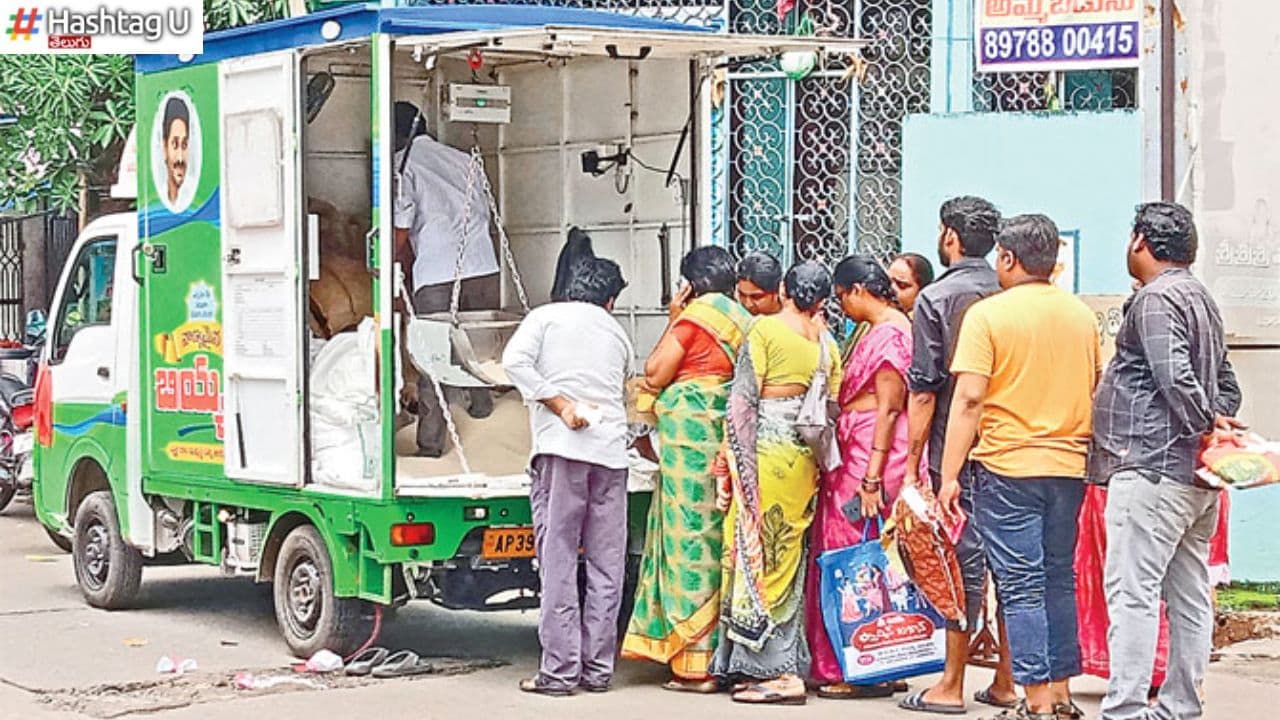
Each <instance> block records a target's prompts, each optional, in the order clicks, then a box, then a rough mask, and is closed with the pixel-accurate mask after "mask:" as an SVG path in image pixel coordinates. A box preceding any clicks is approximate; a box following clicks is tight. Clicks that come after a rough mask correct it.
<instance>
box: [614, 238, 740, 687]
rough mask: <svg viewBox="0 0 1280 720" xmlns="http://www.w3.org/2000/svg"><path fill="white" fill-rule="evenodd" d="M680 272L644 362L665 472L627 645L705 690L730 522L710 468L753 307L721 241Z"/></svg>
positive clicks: (629, 653)
mask: <svg viewBox="0 0 1280 720" xmlns="http://www.w3.org/2000/svg"><path fill="white" fill-rule="evenodd" d="M680 274H681V275H682V276H683V277H684V279H685V281H686V284H685V286H684V288H682V289H681V291H680V294H679V295H678V296H677V297H676V299H675V301H674V302H673V303H672V305H671V308H670V312H671V322H670V323H669V325H668V326H667V330H666V332H665V333H664V334H663V336H662V339H661V340H659V341H658V345H657V346H656V347H655V348H654V350H653V353H652V354H651V355H650V356H649V359H648V361H647V362H646V363H645V383H646V385H647V386H648V388H649V389H650V390H652V391H658V392H659V393H660V394H659V395H658V397H657V402H656V404H655V406H654V411H655V414H656V415H657V416H658V427H657V429H658V461H659V468H660V471H661V472H660V480H659V484H658V488H657V490H656V492H655V493H654V496H653V504H652V505H651V506H650V509H649V524H648V532H647V534H646V536H645V550H644V557H643V559H642V561H641V565H640V582H639V585H638V586H637V590H636V601H635V610H634V612H633V613H632V616H631V622H630V624H629V625H628V627H627V633H626V636H625V638H624V639H623V643H622V652H623V656H624V657H629V658H633V659H641V660H652V661H654V662H660V663H666V664H668V665H669V666H670V667H671V674H672V675H673V679H672V680H671V681H670V682H668V683H667V684H666V685H664V686H663V687H665V688H667V689H668V690H681V691H689V692H704V693H705V692H715V691H716V689H717V686H716V683H715V681H714V680H712V679H711V676H710V674H709V673H708V667H707V666H708V663H710V661H711V651H712V650H713V649H714V648H715V644H716V639H717V637H718V635H717V632H716V629H717V624H718V622H719V619H720V555H721V551H722V542H723V539H722V534H721V533H722V530H723V523H724V514H723V513H722V512H721V511H720V510H718V509H717V508H716V480H715V477H714V476H713V475H712V472H711V468H712V462H713V461H714V459H715V456H716V452H717V451H718V450H719V449H720V445H721V443H722V441H723V440H724V414H725V407H726V405H727V404H728V401H729V384H730V380H731V379H732V377H733V366H734V362H735V360H736V358H737V355H738V347H739V346H740V345H741V344H742V341H743V338H744V337H745V336H746V332H747V327H748V325H749V324H750V322H751V315H750V313H748V312H747V310H746V309H745V308H744V307H742V305H740V304H738V303H737V302H736V301H735V300H733V299H732V297H731V295H732V293H733V290H734V284H735V282H736V279H737V278H736V276H735V273H734V266H733V258H732V257H731V256H730V255H729V253H728V251H726V250H725V249H724V248H719V247H704V248H698V249H696V250H694V251H692V252H690V253H689V254H688V255H686V256H685V258H684V260H683V261H682V262H681V267H680Z"/></svg>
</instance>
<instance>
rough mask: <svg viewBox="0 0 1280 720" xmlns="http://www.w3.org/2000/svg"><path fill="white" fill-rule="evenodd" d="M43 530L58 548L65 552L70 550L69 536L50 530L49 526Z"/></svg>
mask: <svg viewBox="0 0 1280 720" xmlns="http://www.w3.org/2000/svg"><path fill="white" fill-rule="evenodd" d="M44 532H45V534H46V535H48V536H49V540H50V541H51V542H52V543H53V544H54V545H57V546H58V549H59V550H61V551H62V552H65V553H69V552H71V538H69V537H65V536H63V535H61V534H59V533H57V532H54V531H53V530H50V529H49V528H45V529H44Z"/></svg>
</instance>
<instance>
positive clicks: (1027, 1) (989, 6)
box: [974, 0, 1143, 72]
mask: <svg viewBox="0 0 1280 720" xmlns="http://www.w3.org/2000/svg"><path fill="white" fill-rule="evenodd" d="M974 5H975V8H976V11H977V12H976V18H975V24H976V27H975V43H974V45H975V46H976V52H977V60H978V71H979V72H1009V71H1044V70H1097V69H1101V68H1120V67H1137V65H1138V61H1139V57H1140V54H1141V39H1142V35H1141V21H1142V11H1143V5H1142V3H1141V2H1140V1H1139V0H976V2H975V3H974Z"/></svg>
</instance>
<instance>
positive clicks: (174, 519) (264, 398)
mask: <svg viewBox="0 0 1280 720" xmlns="http://www.w3.org/2000/svg"><path fill="white" fill-rule="evenodd" d="M854 50H855V43H854V42H853V41H845V40H831V41H826V40H822V39H816V38H787V37H776V38H775V37H750V36H738V35H732V34H719V33H713V32H707V31H703V30H700V29H697V28H692V27H686V26H683V25H677V24H673V23H669V22H664V21H660V20H653V19H647V18H637V17H627V16H621V15H613V14H607V13H597V12H588V11H580V10H569V9H561V8H545V7H533V6H511V7H505V6H492V5H491V6H435V7H413V8H380V7H377V6H366V5H352V6H345V7H342V8H338V9H334V10H328V11H323V12H319V13H315V14H311V15H306V16H302V17H298V18H293V19H290V20H285V21H280V22H272V23H265V24H262V25H256V26H252V27H247V28H241V29H237V30H231V31H226V32H221V33H215V34H212V35H209V36H208V37H206V39H205V52H204V53H203V54H201V55H199V56H196V57H172V56H140V57H138V58H137V61H136V63H137V78H136V99H137V117H138V123H137V126H136V133H135V137H134V141H133V142H132V143H131V146H134V148H136V149H133V148H131V149H130V151H128V152H127V154H126V157H125V159H124V161H123V163H122V176H121V184H122V185H123V186H125V187H126V189H127V190H134V186H135V183H134V181H132V180H131V179H130V175H134V176H135V177H136V194H135V193H130V194H133V195H134V196H136V198H137V212H136V213H129V214H118V215H110V216H106V217H102V218H99V219H97V220H95V221H93V222H92V223H90V224H89V225H88V226H87V227H85V229H84V231H83V233H82V234H81V236H80V238H79V239H78V240H77V241H76V244H75V247H74V248H73V250H72V253H71V256H70V259H69V261H68V264H67V267H66V268H65V269H64V271H63V273H62V277H61V281H60V284H59V286H58V288H57V291H56V294H55V297H54V301H53V306H52V308H51V311H50V322H51V327H50V330H49V339H48V342H47V346H46V349H45V355H44V357H43V362H42V368H41V375H40V378H39V380H38V382H37V408H38V409H37V447H36V451H35V468H36V482H35V488H34V498H35V505H36V511H37V514H38V516H39V518H40V521H41V522H42V523H43V524H44V525H45V527H46V528H47V529H49V531H50V532H51V533H54V534H57V535H59V536H61V537H62V538H63V539H69V540H71V541H72V545H73V557H74V566H75V574H76V579H77V581H78V583H79V585H80V587H81V589H82V591H83V594H84V596H85V598H86V600H87V601H88V602H89V603H90V604H92V605H94V606H97V607H103V608H108V609H114V608H124V607H128V606H129V605H130V604H131V603H132V602H133V601H134V599H135V597H136V596H137V594H138V592H139V583H140V581H141V576H142V570H143V568H144V567H145V566H146V565H148V564H159V563H173V562H184V561H185V562H195V563H204V564H208V565H214V566H219V567H221V568H222V569H223V571H224V572H225V573H226V574H227V575H231V576H247V577H252V578H254V579H255V580H257V581H259V582H272V583H274V585H275V595H274V597H275V606H276V616H277V619H278V621H279V625H280V628H281V631H282V632H283V634H284V636H285V639H286V640H287V642H288V645H289V647H290V649H291V650H292V651H293V652H295V653H297V654H299V655H308V654H310V653H312V652H314V651H316V650H318V649H321V648H328V649H331V650H334V651H337V652H340V653H344V652H347V651H350V650H351V649H353V648H354V647H356V646H357V645H358V644H359V643H360V642H361V641H363V640H364V639H365V638H366V637H367V636H368V634H369V631H370V628H369V625H368V624H369V623H370V621H371V616H372V609H373V607H374V606H375V605H382V606H393V605H397V604H400V603H403V602H406V601H408V600H411V599H427V600H431V601H433V602H436V603H439V604H441V605H443V606H446V607H450V608H467V609H507V608H525V607H536V604H537V591H538V581H537V569H536V564H535V560H534V559H533V543H532V530H531V528H530V522H531V520H530V510H529V502H528V499H527V480H526V478H525V475H524V468H525V463H526V462H527V457H526V453H527V450H528V447H529V437H528V436H529V429H528V424H527V418H526V415H525V411H524V408H523V406H522V405H521V404H520V400H519V398H518V396H517V394H516V393H515V392H514V391H512V390H510V389H509V388H507V387H505V386H504V385H503V384H502V379H501V377H500V375H501V373H500V372H499V371H496V370H495V369H494V361H495V360H496V359H497V358H498V357H499V356H500V351H501V344H502V341H503V340H504V338H505V337H508V336H509V335H510V332H511V331H512V330H513V329H514V326H515V324H516V323H517V322H518V320H519V317H520V312H521V311H522V309H524V308H525V307H526V306H527V304H528V302H533V303H534V304H536V303H539V302H545V301H546V299H547V296H548V292H549V288H550V285H551V281H552V276H553V272H554V265H555V259H556V255H557V253H558V251H559V248H560V247H561V245H562V243H563V239H564V237H565V235H566V232H567V229H568V228H569V227H570V226H572V225H578V226H581V227H583V228H584V229H585V230H587V231H588V232H589V233H591V234H592V236H593V238H594V240H595V245H596V250H597V252H599V253H600V254H602V255H605V256H608V257H611V258H614V259H616V260H618V261H619V262H620V263H621V264H622V266H623V268H624V272H625V273H626V275H627V277H628V278H629V279H630V281H631V286H630V287H629V289H628V290H627V291H626V294H624V296H623V297H622V298H621V300H620V302H619V306H618V308H617V315H618V319H619V321H620V322H621V323H623V325H624V326H625V327H626V328H627V329H628V331H629V332H630V333H631V335H632V337H633V338H634V340H635V341H636V346H637V348H639V349H640V351H641V352H643V351H644V350H645V349H647V348H648V347H651V346H652V344H653V343H654V342H655V341H656V339H657V336H658V335H659V334H660V333H661V331H662V329H663V327H664V325H665V320H666V318H665V309H664V308H663V305H662V297H663V295H664V287H663V285H664V275H667V274H668V272H669V271H668V272H664V270H666V269H667V268H669V267H670V263H671V262H672V261H675V260H678V258H679V255H680V254H681V253H682V252H683V251H684V250H686V249H687V248H689V247H692V246H694V245H695V244H698V243H699V242H706V241H707V240H706V239H707V238H708V236H709V234H710V233H709V231H708V228H709V227H710V225H711V222H712V217H713V215H714V214H716V213H720V212H722V211H723V209H722V208H719V207H713V206H712V203H711V201H710V198H711V197H712V196H713V193H712V192H711V190H710V188H711V187H712V183H713V180H712V178H711V177H710V174H711V173H710V171H709V168H711V167H712V162H711V159H710V154H711V152H712V151H713V144H712V143H711V140H710V138H711V132H710V127H711V118H712V117H713V116H714V115H713V113H715V112H718V111H717V110H713V108H712V105H713V104H715V103H722V102H726V101H725V100H724V98H723V95H722V94H720V93H718V92H716V91H714V89H713V90H712V91H709V90H708V88H714V86H715V83H716V82H717V81H718V80H720V79H721V78H722V77H723V73H724V72H725V70H726V68H729V67H731V63H730V62H729V59H730V58H745V59H752V60H762V59H768V58H771V57H774V56H777V55H779V54H780V53H783V52H793V53H801V52H803V53H812V54H813V57H815V58H817V59H818V60H819V62H822V61H824V59H825V58H827V57H828V56H832V57H835V56H837V55H841V56H842V55H845V54H848V53H850V52H853V51H854ZM397 100H409V101H412V102H414V103H415V104H416V105H418V106H419V107H420V108H421V109H422V110H423V113H424V116H425V118H426V121H427V127H428V129H429V131H430V132H431V133H432V134H433V135H434V136H435V137H436V138H437V139H438V140H440V141H441V142H445V143H448V144H450V145H453V146H455V147H458V148H461V149H465V150H468V151H473V155H472V157H473V162H474V163H475V167H476V168H477V170H478V172H477V173H476V177H474V178H473V179H474V180H475V181H476V188H474V190H475V192H476V193H477V194H476V198H477V206H478V204H479V203H486V204H491V208H492V211H493V212H492V215H493V218H494V220H495V221H496V222H495V224H494V226H495V230H496V232H495V237H497V238H498V243H499V247H498V251H499V253H498V254H499V257H500V258H501V259H502V261H503V271H502V277H503V292H502V307H500V308H494V309H493V311H490V312H483V313H456V312H455V313H445V314H444V316H443V317H437V318H433V319H413V320H409V321H408V324H407V326H408V328H409V329H408V331H407V332H402V331H401V327H402V320H406V319H405V318H402V317H401V308H402V307H403V306H402V305H399V304H398V303H397V298H398V297H399V296H400V285H399V277H400V276H399V272H398V268H397V265H396V263H395V262H394V260H393V247H392V242H391V238H392V237H393V227H392V217H391V216H392V213H391V211H390V209H391V208H392V207H393V203H394V196H393V193H394V192H395V191H396V189H395V184H394V183H393V176H394V174H395V167H394V164H395V163H394V162H393V147H392V112H391V111H392V107H393V104H394V102H396V101H397ZM590 151H595V152H596V154H597V156H603V157H604V161H603V162H597V163H592V165H593V167H591V168H589V169H591V170H594V171H595V172H584V171H583V164H584V163H583V160H582V157H581V156H582V155H583V154H584V153H587V152H590ZM609 156H613V157H612V159H610V157H609ZM642 166H650V167H652V168H662V169H667V168H670V172H668V173H662V172H651V171H649V170H646V169H644V168H643V167H642ZM720 167H724V165H723V164H721V165H720ZM469 182H470V181H469ZM471 190H472V188H468V192H471ZM313 199H318V200H322V201H324V202H325V203H328V204H329V205H331V206H333V207H335V208H338V209H340V210H341V211H342V212H343V213H345V214H346V215H347V216H348V217H355V218H360V219H363V221H364V222H363V226H364V227H367V228H368V232H367V234H365V235H363V240H364V243H365V246H364V247H362V248H361V249H360V252H361V255H362V256H363V257H362V263H363V265H364V266H365V267H366V268H367V274H366V280H367V283H368V286H367V287H368V292H369V294H370V295H371V297H372V303H371V305H372V307H371V308H370V313H369V317H368V318H367V319H365V320H364V322H363V323H361V324H360V327H359V329H356V330H354V331H351V332H346V333H342V334H340V335H338V336H336V337H333V338H330V339H329V340H328V342H327V343H323V344H322V343H320V342H318V341H317V340H316V339H315V338H314V337H313V333H312V331H311V329H310V328H311V327H312V324H311V323H309V315H308V313H309V312H310V311H311V308H312V307H313V304H314V300H315V298H313V297H311V290H310V288H311V287H312V284H311V282H309V281H311V280H313V279H315V278H316V277H318V274H319V269H320V268H321V267H322V266H324V265H325V263H326V261H327V260H326V257H325V253H326V252H327V249H326V248H327V247H328V245H326V244H325V243H323V242H320V240H319V238H318V235H319V228H318V225H319V221H318V219H317V216H316V215H309V214H308V212H307V209H308V205H309V203H310V201H311V200H313ZM833 201H844V199H843V198H833ZM660 248H661V249H662V250H665V251H666V252H667V255H668V256H667V257H666V258H663V256H662V250H660ZM440 262H441V263H443V264H446V266H448V267H452V266H453V264H454V258H440ZM667 282H668V283H669V278H667ZM402 335H403V337H402ZM401 343H405V344H407V346H408V347H409V348H410V349H411V350H412V351H413V355H414V358H415V360H414V364H415V365H418V366H420V367H429V368H434V369H435V373H433V374H435V375H438V376H439V377H440V378H441V379H442V380H443V381H444V383H445V384H446V385H449V386H464V387H465V386H472V387H476V386H481V387H485V386H491V388H492V390H493V392H494V393H495V395H496V397H497V401H496V410H495V412H494V413H493V415H491V416H490V417H489V418H488V419H485V420H473V419H471V418H469V417H466V413H462V412H453V413H450V415H451V418H452V420H453V422H451V425H452V428H451V429H452V431H453V435H454V436H455V439H456V440H457V441H458V446H459V447H457V448H455V450H454V451H453V452H451V453H450V455H448V456H446V457H444V458H438V459H433V458H422V457H416V456H414V454H413V452H412V450H413V442H412V431H413V429H412V428H411V427H410V428H406V429H400V428H397V424H396V416H397V407H398V400H399V398H398V389H397V386H398V384H399V378H400V377H401V372H400V368H399V363H401V362H403V359H402V358H403V355H402V353H401V352H400V347H401ZM590 351H591V349H590V348H583V352H590ZM321 375H323V377H321ZM335 383H337V384H338V385H342V383H345V385H343V387H345V389H346V390H345V391H346V392H347V396H342V397H337V396H332V395H326V396H324V397H321V394H322V390H324V389H325V388H328V389H329V390H332V388H333V387H334V386H335ZM353 388H354V390H355V397H351V396H350V394H351V391H352V389H353ZM324 391H325V392H328V390H324ZM445 391H446V392H447V390H445ZM335 398H336V401H337V404H336V405H335ZM344 403H345V404H344ZM335 407H336V408H337V410H336V411H335V410H334V408H335ZM335 412H336V413H337V415H336V416H335V414H334V413H335ZM343 413H345V414H343ZM398 430H399V432H398ZM335 438H336V440H335ZM397 450H399V452H397ZM653 475H654V466H652V465H649V464H647V463H644V462H643V461H640V460H637V463H636V467H635V468H634V471H633V473H632V489H633V490H634V491H635V492H634V493H633V495H632V499H633V502H632V503H631V511H630V527H631V529H632V531H633V532H632V535H631V548H632V550H633V552H638V551H639V548H640V547H641V544H642V535H643V531H644V525H645V523H644V520H645V513H646V511H647V505H648V492H647V489H648V488H650V487H652V482H653Z"/></svg>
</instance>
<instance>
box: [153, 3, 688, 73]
mask: <svg viewBox="0 0 1280 720" xmlns="http://www.w3.org/2000/svg"><path fill="white" fill-rule="evenodd" d="M329 20H336V21H337V22H338V23H339V24H340V25H341V32H340V34H339V36H338V38H337V41H343V40H356V39H359V38H362V37H368V36H369V35H371V34H373V33H375V32H382V33H390V34H394V35H431V34H437V33H451V32H469V31H483V30H503V29H509V28H527V27H542V26H544V25H560V26H580V27H598V28H610V29H620V30H661V31H668V32H671V31H675V32H691V33H693V32H708V29H707V28H704V27H700V26H696V25H688V24H684V23H678V22H673V21H670V20H657V19H653V18H646V17H637V16H634V15H622V14H619V13H613V12H605V11H600V10H582V9H579V8H567V7H550V6H545V5H423V6H416V7H395V8H385V7H381V6H379V5H374V4H355V5H344V6H342V7H337V8H332V9H329V10H322V11H319V12H315V13H310V14H308V15H301V16H298V17H293V18H287V19H284V20H273V21H270V22H264V23H257V24H254V25H246V26H244V27H238V28H232V29H230V30H221V31H218V32H213V33H209V34H207V35H205V37H204V52H203V53H201V54H200V55H197V56H196V57H195V58H194V59H192V60H190V61H189V62H186V63H184V62H181V61H180V60H179V59H178V56H176V55H138V56H136V57H135V59H134V67H135V69H136V70H137V72H140V73H153V72H160V71H162V70H171V69H173V68H179V67H186V66H189V65H198V64H203V63H211V62H217V61H219V60H224V59H226V58H233V57H242V56H245V55H256V54H258V53H265V52H272V51H276V50H287V49H289V48H297V47H307V46H311V45H322V44H326V43H328V42H330V41H326V40H324V39H323V38H322V37H321V36H320V27H321V25H323V24H324V23H325V22H326V21H329Z"/></svg>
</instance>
